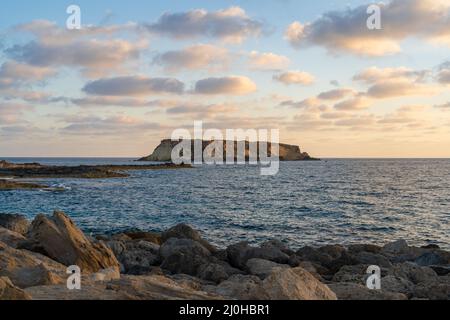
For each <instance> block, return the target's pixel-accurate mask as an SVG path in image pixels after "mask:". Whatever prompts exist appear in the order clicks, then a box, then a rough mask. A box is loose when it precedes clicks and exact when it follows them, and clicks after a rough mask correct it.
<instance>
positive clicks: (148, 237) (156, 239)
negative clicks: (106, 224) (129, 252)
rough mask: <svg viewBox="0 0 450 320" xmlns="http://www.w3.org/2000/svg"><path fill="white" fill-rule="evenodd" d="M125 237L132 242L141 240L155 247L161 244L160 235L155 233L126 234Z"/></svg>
mask: <svg viewBox="0 0 450 320" xmlns="http://www.w3.org/2000/svg"><path fill="white" fill-rule="evenodd" d="M125 235H127V236H128V237H130V238H131V239H132V240H143V241H147V242H151V243H155V244H157V245H161V244H162V237H161V234H160V233H156V232H141V231H139V232H126V233H125Z"/></svg>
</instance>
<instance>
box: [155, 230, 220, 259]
mask: <svg viewBox="0 0 450 320" xmlns="http://www.w3.org/2000/svg"><path fill="white" fill-rule="evenodd" d="M170 238H177V239H190V240H194V241H197V242H199V243H200V244H201V245H202V246H204V247H205V248H206V249H208V250H209V251H210V252H215V251H216V250H217V249H216V248H215V247H214V246H213V245H211V244H210V243H208V241H206V240H204V239H203V238H202V237H201V235H200V233H199V232H198V231H197V230H194V229H193V228H192V227H190V226H188V225H187V224H183V223H182V224H178V225H176V226H174V227H172V228H170V229H169V230H167V231H165V232H163V233H162V235H161V241H162V242H163V243H164V242H166V241H167V240H169V239H170Z"/></svg>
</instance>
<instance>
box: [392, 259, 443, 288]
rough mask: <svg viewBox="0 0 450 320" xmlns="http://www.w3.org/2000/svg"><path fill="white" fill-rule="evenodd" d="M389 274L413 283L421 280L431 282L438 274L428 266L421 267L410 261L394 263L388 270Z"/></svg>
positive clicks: (421, 281) (435, 279)
mask: <svg viewBox="0 0 450 320" xmlns="http://www.w3.org/2000/svg"><path fill="white" fill-rule="evenodd" d="M388 274H389V275H393V276H397V277H400V278H403V279H407V280H409V281H411V282H412V283H414V284H419V283H423V282H427V283H431V282H435V281H437V279H438V275H437V274H436V272H434V270H433V269H431V268H429V267H421V266H418V265H416V264H414V263H411V262H404V263H401V264H396V265H394V266H393V267H392V268H391V269H390V270H389V271H388Z"/></svg>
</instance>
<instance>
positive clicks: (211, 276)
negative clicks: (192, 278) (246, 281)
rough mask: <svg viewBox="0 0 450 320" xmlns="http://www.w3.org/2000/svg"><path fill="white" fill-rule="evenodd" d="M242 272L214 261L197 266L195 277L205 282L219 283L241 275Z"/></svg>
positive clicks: (221, 262) (224, 263)
mask: <svg viewBox="0 0 450 320" xmlns="http://www.w3.org/2000/svg"><path fill="white" fill-rule="evenodd" d="M242 273H243V272H242V271H240V270H238V269H235V268H233V267H231V266H230V265H228V263H226V262H223V261H220V260H216V261H214V260H213V262H210V263H205V264H202V265H200V266H199V268H198V270H197V276H198V277H199V278H200V279H203V280H206V281H212V282H215V283H220V282H222V281H224V280H226V279H228V278H229V277H230V276H232V275H234V274H242Z"/></svg>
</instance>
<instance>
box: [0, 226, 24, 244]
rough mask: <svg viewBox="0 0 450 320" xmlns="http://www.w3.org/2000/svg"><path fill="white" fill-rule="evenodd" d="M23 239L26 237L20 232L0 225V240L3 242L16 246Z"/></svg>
mask: <svg viewBox="0 0 450 320" xmlns="http://www.w3.org/2000/svg"><path fill="white" fill-rule="evenodd" d="M24 240H26V238H25V237H24V236H23V235H21V234H20V233H17V232H14V231H11V230H9V229H5V228H3V227H0V242H3V243H5V244H7V245H8V246H10V247H13V248H17V246H18V245H19V243H21V242H22V241H24Z"/></svg>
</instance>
